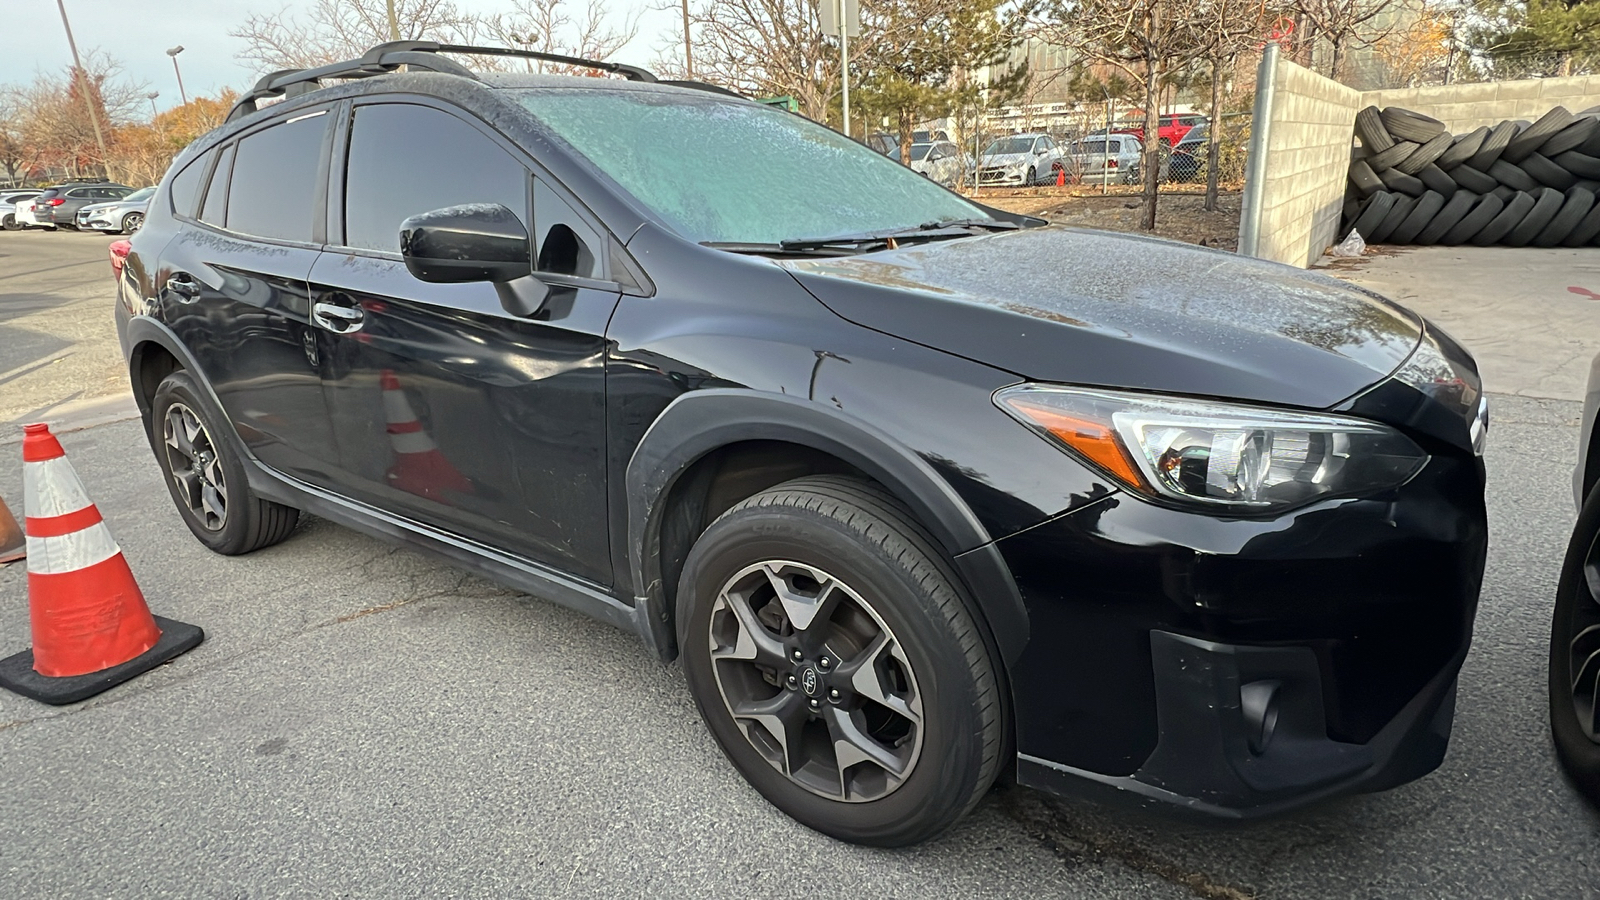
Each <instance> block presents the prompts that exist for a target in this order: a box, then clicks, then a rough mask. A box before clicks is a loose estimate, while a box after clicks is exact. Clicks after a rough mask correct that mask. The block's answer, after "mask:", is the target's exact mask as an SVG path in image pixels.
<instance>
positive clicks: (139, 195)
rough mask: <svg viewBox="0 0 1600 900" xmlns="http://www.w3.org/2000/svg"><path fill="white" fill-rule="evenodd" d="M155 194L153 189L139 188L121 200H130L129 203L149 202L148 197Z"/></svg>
mask: <svg viewBox="0 0 1600 900" xmlns="http://www.w3.org/2000/svg"><path fill="white" fill-rule="evenodd" d="M155 192H156V189H155V188H153V187H145V188H139V189H138V190H137V191H134V192H133V193H131V194H129V195H128V196H126V197H123V198H122V199H123V200H131V201H139V200H149V199H150V195H151V194H154V193H155Z"/></svg>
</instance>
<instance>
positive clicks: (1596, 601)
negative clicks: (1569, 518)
mask: <svg viewBox="0 0 1600 900" xmlns="http://www.w3.org/2000/svg"><path fill="white" fill-rule="evenodd" d="M1597 705H1600V487H1597V488H1596V489H1594V490H1592V491H1590V492H1589V498H1588V500H1587V501H1586V502H1585V503H1584V504H1583V511H1582V512H1581V513H1579V515H1578V524H1577V526H1576V527H1575V528H1573V531H1572V540H1571V542H1570V543H1569V544H1568V545H1567V557H1566V561H1565V562H1564V563H1563V564H1562V567H1561V582H1560V585H1559V586H1558V587H1557V589H1556V608H1555V614H1554V615H1553V616H1552V622H1551V627H1550V733H1551V736H1552V737H1553V738H1554V739H1555V745H1556V756H1557V757H1559V758H1560V760H1561V764H1562V766H1563V767H1564V768H1565V769H1566V770H1567V774H1568V775H1569V776H1570V777H1571V779H1572V782H1573V784H1575V785H1576V786H1577V787H1578V789H1579V790H1581V791H1583V793H1584V794H1585V795H1586V796H1587V797H1589V799H1590V800H1591V801H1593V802H1596V803H1600V709H1597Z"/></svg>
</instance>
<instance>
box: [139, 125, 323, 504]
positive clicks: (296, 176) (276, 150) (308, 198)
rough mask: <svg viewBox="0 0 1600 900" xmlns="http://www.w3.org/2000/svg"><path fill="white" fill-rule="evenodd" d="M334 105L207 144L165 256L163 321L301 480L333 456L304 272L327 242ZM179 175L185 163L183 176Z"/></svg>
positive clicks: (247, 434)
mask: <svg viewBox="0 0 1600 900" xmlns="http://www.w3.org/2000/svg"><path fill="white" fill-rule="evenodd" d="M333 109H334V107H332V106H324V107H320V108H312V109H308V110H306V111H303V112H299V113H297V114H295V115H292V116H289V117H287V118H282V119H277V120H274V121H272V122H270V123H267V124H266V125H264V126H263V127H260V128H256V129H254V130H251V131H248V132H244V133H243V135H242V136H241V137H239V138H238V139H237V140H234V141H230V142H229V143H227V144H226V145H224V146H222V147H221V148H220V149H219V150H218V151H214V152H213V153H212V154H211V155H210V158H209V160H208V162H207V167H208V168H207V171H206V172H205V173H204V174H203V176H202V182H201V183H202V184H203V185H204V187H203V190H202V192H201V195H200V197H199V198H198V204H199V205H198V207H197V208H196V209H189V210H175V215H176V216H177V217H178V218H179V220H180V221H182V222H183V225H182V227H181V228H180V229H179V231H178V234H177V235H176V236H175V237H174V238H173V240H172V243H170V244H168V245H167V248H166V250H165V251H164V252H163V255H162V264H163V275H164V278H163V281H162V289H161V291H160V302H161V304H162V309H163V314H164V318H165V320H166V322H167V324H168V326H169V327H171V328H172V330H173V331H175V332H176V333H177V334H178V337H179V338H180V339H182V340H183V342H184V344H185V346H187V347H188V348H189V350H190V351H191V352H192V353H193V354H194V355H195V358H196V359H197V360H198V361H199V364H200V367H201V369H202V370H203V372H204V374H205V376H206V378H207V380H208V381H210V383H211V386H212V387H213V388H214V389H215V391H216V394H217V397H218V399H220V400H221V401H222V406H223V410H224V411H225V412H226V413H227V415H228V417H229V418H230V419H231V420H232V421H233V423H234V425H235V427H236V428H237V430H238V432H239V435H240V436H241V437H242V438H243V439H244V441H245V443H246V445H247V446H249V448H250V450H251V452H252V453H254V454H255V455H256V457H257V458H259V459H260V460H261V461H262V462H264V463H266V464H267V465H269V466H272V467H273V468H275V469H278V470H279V471H282V472H285V473H287V474H290V475H293V476H295V477H297V478H300V479H302V480H307V481H315V480H318V479H319V478H321V477H322V473H323V472H325V471H326V470H327V469H328V468H329V467H330V466H332V465H334V464H336V463H337V459H338V451H337V447H336V446H335V445H334V443H333V437H332V432H331V429H330V425H329V422H328V413H327V407H326V405H325V404H324V403H323V400H322V381H321V371H320V365H321V354H320V349H319V348H318V347H317V345H316V342H315V338H316V334H315V333H314V332H313V331H312V330H311V329H310V328H309V324H310V295H309V291H308V286H307V282H306V277H307V276H308V275H309V274H310V272H311V266H312V264H313V263H314V262H315V261H316V258H317V256H318V254H319V252H320V247H321V244H322V242H323V239H324V234H325V224H324V219H323V208H324V206H325V199H326V187H325V186H326V184H327V155H328V150H329V144H330V142H331V138H332V133H331V123H332V122H334V120H335V118H336V117H335V116H334V115H332V111H333ZM184 174H185V175H187V171H185V173H184Z"/></svg>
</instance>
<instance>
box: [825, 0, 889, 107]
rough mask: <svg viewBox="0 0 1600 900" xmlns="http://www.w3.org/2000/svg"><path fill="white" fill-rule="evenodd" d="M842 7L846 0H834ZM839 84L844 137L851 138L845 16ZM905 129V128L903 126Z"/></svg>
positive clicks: (847, 44)
mask: <svg viewBox="0 0 1600 900" xmlns="http://www.w3.org/2000/svg"><path fill="white" fill-rule="evenodd" d="M834 2H836V3H838V4H839V5H840V6H841V7H843V6H844V0H834ZM839 84H840V86H841V87H842V88H843V89H844V136H845V137H849V136H850V35H849V34H848V33H847V30H846V28H845V24H844V15H843V14H842V13H841V14H840V16H839ZM902 127H903V126H902Z"/></svg>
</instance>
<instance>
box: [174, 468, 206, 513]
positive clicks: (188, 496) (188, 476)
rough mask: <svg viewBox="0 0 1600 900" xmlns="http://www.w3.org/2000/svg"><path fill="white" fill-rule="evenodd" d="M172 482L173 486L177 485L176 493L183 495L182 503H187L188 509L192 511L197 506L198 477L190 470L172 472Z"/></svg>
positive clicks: (198, 497) (198, 501) (198, 492)
mask: <svg viewBox="0 0 1600 900" xmlns="http://www.w3.org/2000/svg"><path fill="white" fill-rule="evenodd" d="M172 480H173V482H174V483H175V484H177V486H178V492H179V493H181V494H183V502H185V503H187V504H188V505H189V508H190V509H193V508H194V507H195V506H197V505H199V503H200V477H199V476H198V475H196V474H195V473H194V472H193V471H192V470H186V471H183V472H173V473H172Z"/></svg>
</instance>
